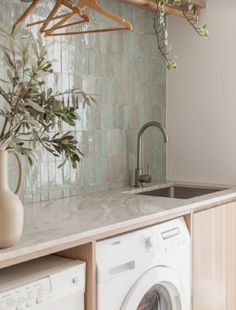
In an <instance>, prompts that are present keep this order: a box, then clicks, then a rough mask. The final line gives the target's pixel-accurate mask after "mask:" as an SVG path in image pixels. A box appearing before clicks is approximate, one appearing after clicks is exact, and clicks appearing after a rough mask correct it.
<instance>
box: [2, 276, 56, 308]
mask: <svg viewBox="0 0 236 310" xmlns="http://www.w3.org/2000/svg"><path fill="white" fill-rule="evenodd" d="M51 292H52V285H51V279H50V277H45V278H43V279H39V280H37V281H34V282H31V283H28V284H26V285H23V286H19V287H17V288H14V289H11V290H8V291H6V292H2V293H0V310H6V309H7V310H23V309H27V308H30V307H32V306H35V305H38V304H41V303H43V302H44V301H46V300H47V299H49V298H50V293H51Z"/></svg>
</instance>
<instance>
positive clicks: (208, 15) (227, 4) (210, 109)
mask: <svg viewBox="0 0 236 310" xmlns="http://www.w3.org/2000/svg"><path fill="white" fill-rule="evenodd" d="M235 20H236V1H235V0H227V1H222V0H208V8H207V9H205V10H202V11H201V20H200V24H202V23H206V24H207V25H208V28H209V30H210V37H209V39H207V40H204V39H203V38H200V37H198V36H197V35H196V34H195V33H194V30H193V29H192V28H191V27H189V25H188V24H187V22H186V21H185V20H184V19H181V18H178V17H172V16H171V17H169V19H168V25H169V37H170V41H171V45H172V47H173V52H174V53H175V54H177V55H178V64H179V71H177V72H169V73H168V78H167V129H168V133H169V137H170V139H169V145H168V155H167V178H168V179H169V180H184V181H199V182H207V183H209V182H210V183H221V184H236V61H235V59H236V25H235Z"/></svg>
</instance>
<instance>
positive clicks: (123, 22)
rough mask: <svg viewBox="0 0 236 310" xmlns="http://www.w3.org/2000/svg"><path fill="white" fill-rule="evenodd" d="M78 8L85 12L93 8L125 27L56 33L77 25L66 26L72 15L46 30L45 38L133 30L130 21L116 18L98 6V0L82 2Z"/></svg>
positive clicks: (84, 0) (82, 0) (83, 0)
mask: <svg viewBox="0 0 236 310" xmlns="http://www.w3.org/2000/svg"><path fill="white" fill-rule="evenodd" d="M77 7H78V8H79V9H80V10H82V11H84V10H85V9H86V8H91V9H93V10H95V11H96V12H98V13H100V14H101V15H103V16H105V17H107V18H109V19H111V20H113V21H115V22H116V23H118V24H119V25H121V26H123V27H122V28H104V29H94V30H84V31H73V32H66V33H64V32H55V30H57V29H61V28H64V27H69V26H72V25H75V23H70V24H66V25H65V22H66V21H67V20H68V19H69V18H71V17H72V15H73V13H71V16H70V17H69V16H66V17H64V18H62V19H61V21H59V22H58V23H56V24H55V25H54V26H52V27H51V29H48V30H45V31H44V32H45V36H60V35H76V34H86V33H94V32H108V31H121V30H132V29H133V27H132V24H131V23H130V22H128V21H126V20H125V19H124V18H121V17H119V16H116V15H114V14H112V13H111V12H108V11H106V10H104V9H103V8H101V7H100V6H99V5H98V2H97V1H96V0H80V1H79V3H78V4H77Z"/></svg>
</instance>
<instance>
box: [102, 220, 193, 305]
mask: <svg viewBox="0 0 236 310" xmlns="http://www.w3.org/2000/svg"><path fill="white" fill-rule="evenodd" d="M97 276H98V278H97V301H98V308H97V309H98V310H111V309H112V310H190V309H191V306H190V304H191V303H190V299H191V298H190V237H189V232H188V229H187V227H186V224H185V221H184V219H183V218H178V219H175V220H172V221H169V222H166V223H162V224H159V225H156V226H153V227H149V228H146V229H143V230H139V231H135V232H132V233H127V234H124V235H121V236H118V237H115V238H110V239H107V240H103V241H100V242H98V243H97Z"/></svg>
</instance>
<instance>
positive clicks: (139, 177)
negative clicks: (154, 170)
mask: <svg viewBox="0 0 236 310" xmlns="http://www.w3.org/2000/svg"><path fill="white" fill-rule="evenodd" d="M149 127H156V128H158V129H160V130H161V132H162V134H163V137H164V141H165V143H168V134H167V132H166V130H165V128H163V127H162V125H161V124H160V123H158V122H156V121H152V122H148V123H146V124H144V125H143V126H142V127H141V128H140V130H139V133H138V141H137V168H136V170H135V187H143V183H150V182H151V175H149V173H148V174H147V175H144V174H143V171H142V168H141V167H142V137H143V134H144V132H145V131H146V129H148V128H149Z"/></svg>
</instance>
